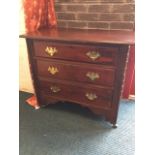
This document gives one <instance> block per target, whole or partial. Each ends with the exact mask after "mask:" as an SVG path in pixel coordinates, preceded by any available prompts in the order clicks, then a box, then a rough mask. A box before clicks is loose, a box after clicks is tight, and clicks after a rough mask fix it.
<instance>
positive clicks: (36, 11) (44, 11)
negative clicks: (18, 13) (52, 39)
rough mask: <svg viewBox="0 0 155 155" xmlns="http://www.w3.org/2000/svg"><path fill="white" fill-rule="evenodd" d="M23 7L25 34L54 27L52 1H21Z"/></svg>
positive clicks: (54, 17)
mask: <svg viewBox="0 0 155 155" xmlns="http://www.w3.org/2000/svg"><path fill="white" fill-rule="evenodd" d="M23 7H24V15H25V28H26V31H27V32H31V31H35V30H37V29H39V28H43V27H47V28H48V27H54V26H55V25H56V16H55V11H54V0H23Z"/></svg>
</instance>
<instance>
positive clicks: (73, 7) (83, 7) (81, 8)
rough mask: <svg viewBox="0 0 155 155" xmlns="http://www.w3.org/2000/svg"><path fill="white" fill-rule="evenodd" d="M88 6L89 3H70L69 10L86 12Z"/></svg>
mask: <svg viewBox="0 0 155 155" xmlns="http://www.w3.org/2000/svg"><path fill="white" fill-rule="evenodd" d="M87 8H88V6H87V5H82V4H81V5H68V6H67V11H73V12H86V11H87Z"/></svg>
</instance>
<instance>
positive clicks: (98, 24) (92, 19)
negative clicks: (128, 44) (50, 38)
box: [55, 0, 134, 30]
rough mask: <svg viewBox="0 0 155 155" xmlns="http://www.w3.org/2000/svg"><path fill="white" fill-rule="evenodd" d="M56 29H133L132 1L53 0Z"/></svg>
mask: <svg viewBox="0 0 155 155" xmlns="http://www.w3.org/2000/svg"><path fill="white" fill-rule="evenodd" d="M55 11H56V16H57V22H58V27H73V28H84V29H87V28H95V29H96V28H97V29H106V30H109V29H125V30H133V29H134V0H55Z"/></svg>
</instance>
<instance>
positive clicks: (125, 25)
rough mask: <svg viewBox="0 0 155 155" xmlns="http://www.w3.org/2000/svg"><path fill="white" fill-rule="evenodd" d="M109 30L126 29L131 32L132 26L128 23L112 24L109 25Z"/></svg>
mask: <svg viewBox="0 0 155 155" xmlns="http://www.w3.org/2000/svg"><path fill="white" fill-rule="evenodd" d="M110 29H127V30H133V29H134V24H133V23H128V22H112V23H110Z"/></svg>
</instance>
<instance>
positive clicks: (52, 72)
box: [48, 66, 59, 75]
mask: <svg viewBox="0 0 155 155" xmlns="http://www.w3.org/2000/svg"><path fill="white" fill-rule="evenodd" d="M48 71H49V72H50V73H51V74H52V75H55V74H56V73H58V72H59V71H58V68H57V67H53V66H52V67H51V66H49V67H48Z"/></svg>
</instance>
